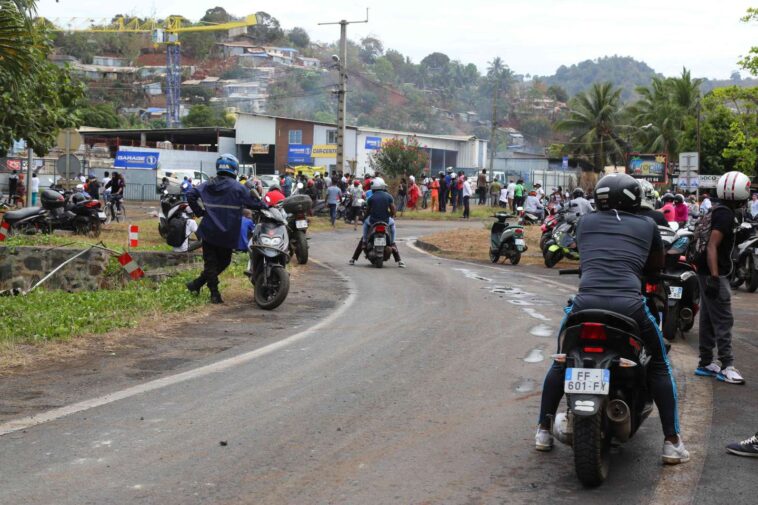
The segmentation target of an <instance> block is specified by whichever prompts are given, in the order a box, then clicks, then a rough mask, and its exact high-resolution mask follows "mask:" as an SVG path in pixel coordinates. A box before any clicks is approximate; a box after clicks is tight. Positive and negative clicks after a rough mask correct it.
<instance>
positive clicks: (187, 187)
mask: <svg viewBox="0 0 758 505" xmlns="http://www.w3.org/2000/svg"><path fill="white" fill-rule="evenodd" d="M180 188H181V190H182V200H184V201H185V202H186V201H187V193H189V190H190V188H192V182H190V180H189V177H187V176H186V175H185V176H184V179H182V184H181V186H180Z"/></svg>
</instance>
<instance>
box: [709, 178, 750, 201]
mask: <svg viewBox="0 0 758 505" xmlns="http://www.w3.org/2000/svg"><path fill="white" fill-rule="evenodd" d="M716 195H717V196H718V197H719V200H734V201H744V200H747V199H748V198H750V179H749V178H748V176H747V175H745V174H743V173H742V172H736V171H735V172H727V173H725V174H724V175H722V176H721V177H720V178H719V182H717V183H716Z"/></svg>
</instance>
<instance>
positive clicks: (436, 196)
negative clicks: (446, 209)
mask: <svg viewBox="0 0 758 505" xmlns="http://www.w3.org/2000/svg"><path fill="white" fill-rule="evenodd" d="M442 176H443V174H442V172H440V173H439V177H440V179H441V178H442ZM429 194H430V195H431V197H432V204H431V205H430V208H431V209H432V212H434V211H435V210H439V206H440V181H438V180H437V179H434V178H432V179H431V182H429Z"/></svg>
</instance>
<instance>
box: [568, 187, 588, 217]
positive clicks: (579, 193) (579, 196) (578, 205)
mask: <svg viewBox="0 0 758 505" xmlns="http://www.w3.org/2000/svg"><path fill="white" fill-rule="evenodd" d="M572 196H573V198H572V199H571V200H570V201H569V212H574V213H576V216H577V217H579V216H583V215H585V214H589V213H590V212H592V210H593V209H592V204H591V203H590V202H589V200H587V199H586V198H584V190H583V189H582V188H576V189H574V192H573V193H572Z"/></svg>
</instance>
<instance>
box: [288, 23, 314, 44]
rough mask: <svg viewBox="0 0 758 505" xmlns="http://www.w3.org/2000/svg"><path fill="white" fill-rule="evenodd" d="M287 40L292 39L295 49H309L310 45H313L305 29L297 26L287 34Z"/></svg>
mask: <svg viewBox="0 0 758 505" xmlns="http://www.w3.org/2000/svg"><path fill="white" fill-rule="evenodd" d="M287 38H289V39H290V42H292V44H293V45H294V46H295V47H299V48H301V49H302V48H304V47H308V45H310V43H311V38H310V36H309V35H308V32H306V31H305V29H304V28H300V27H297V26H296V27H295V28H293V29H292V30H290V32H289V33H288V34H287Z"/></svg>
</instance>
